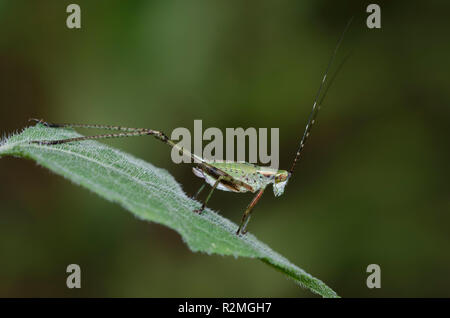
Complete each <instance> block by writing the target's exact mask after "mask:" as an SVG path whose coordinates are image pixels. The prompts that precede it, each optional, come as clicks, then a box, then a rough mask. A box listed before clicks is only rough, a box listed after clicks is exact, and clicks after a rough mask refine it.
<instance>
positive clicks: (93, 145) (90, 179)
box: [0, 124, 338, 297]
mask: <svg viewBox="0 0 450 318" xmlns="http://www.w3.org/2000/svg"><path fill="white" fill-rule="evenodd" d="M79 136H80V135H79V134H78V133H76V132H75V131H73V130H70V129H60V128H47V127H45V126H43V125H41V124H38V125H36V126H34V127H29V128H26V129H24V130H23V131H22V132H21V133H20V134H17V135H13V136H11V137H9V138H7V139H5V140H4V141H3V142H2V143H1V144H0V157H2V156H6V155H10V156H16V157H22V158H29V159H32V160H34V161H36V162H37V163H38V164H39V165H42V166H44V167H46V168H48V169H50V170H51V171H53V172H55V173H56V174H59V175H62V176H64V177H66V178H67V179H69V180H71V181H72V182H74V183H76V184H79V185H81V186H83V187H85V188H87V189H89V190H91V191H93V192H95V193H97V194H98V195H99V196H101V197H103V198H105V199H107V200H110V201H114V202H117V203H119V204H120V205H121V206H123V207H124V208H125V209H127V210H128V211H130V212H131V213H133V214H134V215H136V216H137V217H138V218H140V219H143V220H147V221H152V222H156V223H160V224H163V225H165V226H168V227H169V228H171V229H173V230H175V231H177V232H178V233H179V234H180V235H181V237H182V238H183V240H184V241H185V242H186V244H187V245H188V246H189V248H190V249H191V250H192V251H194V252H204V253H207V254H213V253H215V254H220V255H233V256H236V257H237V256H241V257H251V258H257V259H260V260H262V261H263V262H264V263H266V264H268V265H270V266H272V267H274V268H275V269H277V270H279V271H281V272H282V273H284V274H285V275H286V276H288V277H289V278H291V279H293V280H294V281H295V282H296V283H298V284H299V285H301V286H303V287H305V288H308V289H310V290H311V291H312V292H314V293H316V294H319V295H321V296H323V297H338V296H337V294H336V293H335V292H334V291H333V290H332V289H331V288H329V287H328V286H327V285H325V284H324V283H323V282H322V281H320V280H319V279H317V278H315V277H313V276H311V275H310V274H308V273H306V272H305V271H304V270H302V269H301V268H299V267H297V266H295V265H294V264H292V263H291V262H289V261H288V260H287V259H286V258H284V257H282V256H281V255H279V254H278V253H276V252H274V251H273V250H272V249H270V248H269V247H268V246H267V245H265V244H263V243H261V242H260V241H259V240H257V239H256V237H255V236H253V235H251V234H250V233H247V234H246V235H244V236H237V235H236V234H235V232H236V229H237V225H236V224H234V223H232V222H231V221H229V220H228V219H225V218H223V217H222V216H220V215H219V214H217V213H216V212H214V211H212V210H210V209H206V210H205V211H204V212H203V213H202V214H200V215H199V214H197V213H193V210H194V209H196V208H199V207H200V203H199V202H198V201H195V200H193V199H191V198H189V197H188V196H187V195H186V194H185V193H184V191H183V190H182V188H181V186H180V184H179V183H177V182H176V181H175V179H174V178H173V177H172V176H171V175H170V174H169V173H168V172H167V171H166V170H163V169H161V168H157V167H155V166H153V165H152V164H150V163H148V162H145V161H143V160H140V159H137V158H135V157H133V156H131V155H129V154H127V153H124V152H121V151H119V150H117V149H114V148H112V147H109V146H107V145H105V144H102V143H100V142H96V141H83V142H72V143H67V144H61V145H53V146H48V145H39V144H32V143H30V142H29V141H31V140H51V139H64V138H72V137H79Z"/></svg>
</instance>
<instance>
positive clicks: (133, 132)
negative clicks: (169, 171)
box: [30, 118, 203, 162]
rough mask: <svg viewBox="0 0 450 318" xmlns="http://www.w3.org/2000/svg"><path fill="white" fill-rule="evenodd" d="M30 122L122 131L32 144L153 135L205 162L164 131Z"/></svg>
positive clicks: (51, 125) (192, 157) (194, 159)
mask: <svg viewBox="0 0 450 318" xmlns="http://www.w3.org/2000/svg"><path fill="white" fill-rule="evenodd" d="M30 121H36V122H38V123H40V124H42V125H45V126H47V127H50V128H94V129H106V130H116V131H122V132H121V133H114V134H102V135H94V136H83V137H76V138H68V139H60V140H36V141H31V143H36V144H42V145H58V144H63V143H67V142H73V141H82V140H90V139H105V138H119V137H132V136H144V135H151V136H153V137H155V138H156V139H159V140H160V141H162V142H164V143H166V144H168V145H169V146H171V147H174V148H176V149H178V150H179V151H181V152H182V153H183V154H184V155H186V156H188V157H190V158H191V159H192V160H193V161H194V162H202V161H203V160H202V159H201V158H200V157H198V156H196V155H195V154H193V153H191V152H190V151H189V150H187V149H184V148H182V147H180V146H178V144H176V143H175V142H174V141H172V140H170V139H169V137H167V135H166V134H164V133H163V132H162V131H158V130H153V129H148V128H130V127H122V126H111V125H90V124H55V123H47V122H45V121H43V120H42V119H34V118H32V119H30Z"/></svg>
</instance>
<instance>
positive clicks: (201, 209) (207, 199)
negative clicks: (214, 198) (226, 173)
mask: <svg viewBox="0 0 450 318" xmlns="http://www.w3.org/2000/svg"><path fill="white" fill-rule="evenodd" d="M223 178H224V177H223V176H220V177H219V178H217V180H216V182H215V183H214V185H213V187H212V188H211V190H210V191H209V193H208V196H207V197H206V199H205V201H204V202H203V204H202V207H201V208H200V209H196V210H194V212H195V213H202V211H203V210H204V209H205V207H206V204H207V203H208V201H209V198H211V195H212V193H213V192H214V190H215V189H216V188H217V186H218V185H219V183H220V181H222V179H223Z"/></svg>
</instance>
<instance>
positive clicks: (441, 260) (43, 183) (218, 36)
mask: <svg viewBox="0 0 450 318" xmlns="http://www.w3.org/2000/svg"><path fill="white" fill-rule="evenodd" d="M72 2H75V3H78V4H79V5H80V6H81V10H82V28H81V30H69V29H67V28H66V25H65V20H66V17H67V13H66V10H65V9H66V6H67V5H68V4H70V3H72ZM369 3H370V2H360V1H353V2H340V3H338V2H337V1H237V0H234V1H207V0H204V1H203V0H202V1H181V0H179V1H24V0H20V1H17V0H16V1H0V129H1V132H2V133H4V134H8V133H12V132H14V131H17V130H20V129H21V128H22V127H24V126H25V125H27V122H26V120H27V119H28V118H29V117H38V118H45V119H46V120H49V121H54V122H81V123H105V124H120V125H124V126H127V125H128V126H131V127H148V128H153V129H160V130H163V131H166V132H168V133H170V132H171V131H172V130H173V129H174V128H176V127H187V128H189V129H192V128H193V121H194V119H202V120H203V127H204V128H207V127H219V128H221V129H224V128H226V127H244V128H247V127H268V128H270V127H279V128H280V160H281V167H282V168H288V167H289V165H290V164H291V161H292V158H293V155H294V153H295V150H296V147H297V144H298V142H299V138H300V136H301V133H302V132H303V129H304V125H305V123H306V118H307V115H308V114H309V111H310V109H311V106H312V101H313V98H314V94H315V92H316V90H317V88H318V85H319V83H320V80H321V78H322V72H323V71H324V68H325V66H326V63H327V62H328V59H329V57H330V55H331V52H332V50H333V48H334V45H335V43H336V41H337V39H338V37H339V35H340V34H341V32H342V30H343V28H344V26H345V24H346V22H347V20H348V19H349V17H350V16H351V15H355V20H354V23H353V25H352V27H351V29H350V31H349V33H348V34H347V36H346V38H345V40H344V43H343V46H342V48H341V50H340V52H339V56H338V58H337V60H338V61H342V59H343V58H344V56H345V55H346V54H347V53H349V52H352V54H351V56H350V58H349V59H348V61H347V63H346V64H345V66H344V67H343V68H342V70H341V73H340V74H339V76H337V78H336V80H335V82H334V84H333V86H332V88H331V89H330V90H329V93H328V96H327V98H326V100H325V103H324V107H323V111H322V112H321V113H320V114H319V118H318V122H317V125H316V126H315V127H314V130H313V132H312V135H311V138H310V140H309V142H308V144H307V146H306V148H305V152H304V155H303V158H302V160H301V162H300V163H299V165H298V169H297V171H296V174H295V175H294V177H293V178H292V179H291V180H290V183H289V185H288V187H287V189H286V192H285V195H284V196H282V197H280V198H274V197H273V195H272V194H271V191H270V192H269V191H268V192H267V193H266V195H265V196H264V197H263V198H262V200H261V202H260V203H259V204H258V206H257V208H256V210H255V213H254V217H253V219H252V222H251V224H250V230H251V231H252V232H253V233H254V234H255V235H256V236H257V237H258V238H260V239H261V240H262V241H263V242H266V243H267V244H269V245H270V246H271V247H272V248H274V249H275V250H276V251H278V252H280V253H281V254H283V255H284V256H286V257H287V258H288V259H290V260H291V261H292V262H294V263H295V264H297V265H298V266H300V267H302V268H303V269H305V270H306V271H308V272H309V273H311V274H313V275H314V276H317V277H319V278H320V279H322V280H323V281H324V282H326V283H327V284H328V285H330V287H332V288H333V289H335V290H336V291H337V293H338V294H340V295H341V296H344V297H350V296H353V297H359V296H362V297H380V296H387V297H393V296H405V297H418V296H425V297H430V296H440V297H449V296H450V287H449V286H450V255H449V243H450V230H449V229H450V200H449V185H448V184H449V182H448V181H449V180H448V177H449V169H448V163H449V158H450V153H449V133H448V131H449V128H448V125H449V123H450V109H449V102H450V97H449V93H448V90H449V85H450V77H449V70H450V68H449V56H450V41H449V40H448V36H449V31H450V28H449V25H450V23H449V19H448V12H449V7H448V6H445V7H444V5H443V4H444V1H427V2H426V1H421V2H419V1H414V2H412V1H395V3H394V2H393V1H389V2H378V3H379V4H380V5H381V8H382V28H381V30H369V29H368V28H367V27H366V26H365V18H366V16H367V14H366V13H365V8H366V6H367V4H369ZM335 69H336V65H335V67H334V70H335ZM82 132H84V133H90V132H87V131H82ZM105 142H107V143H108V144H111V145H114V146H115V147H118V148H120V149H123V150H125V151H127V152H130V153H132V154H134V155H136V156H138V157H140V158H144V159H145V160H148V161H150V162H152V163H153V164H155V165H157V166H161V167H164V168H166V169H167V170H169V171H170V172H171V173H172V174H173V175H174V176H175V178H176V179H177V180H178V181H179V182H180V183H181V184H182V185H183V188H184V189H185V191H186V192H187V193H193V192H194V191H195V190H196V189H197V188H198V187H199V186H200V184H201V181H200V180H199V179H198V178H196V177H195V176H193V175H192V173H191V169H190V166H188V165H175V164H173V163H172V161H171V159H170V150H169V149H168V148H167V146H165V145H163V144H160V143H158V142H157V141H155V140H154V139H148V138H145V137H142V138H135V139H127V140H114V141H105ZM0 178H1V182H0V296H63V297H72V296H113V297H115V296H127V297H128V296H141V297H147V296H155V297H164V296H167V297H171V296H179V297H185V296H186V297H190V296H205V297H216V296H226V297H234V296H263V297H271V296H277V297H300V296H308V297H309V296H312V294H311V293H310V292H309V291H306V290H303V289H301V288H299V287H298V286H297V285H295V284H294V283H293V282H292V281H289V280H287V279H285V278H284V277H283V276H282V275H281V274H280V273H278V272H276V271H274V270H273V269H272V268H270V267H268V266H266V265H264V264H263V263H261V262H259V261H255V260H250V259H234V258H233V257H220V256H206V255H202V254H194V253H191V252H190V251H189V250H188V248H187V247H186V246H185V245H184V244H183V242H182V241H181V239H180V237H179V235H178V234H177V233H175V232H173V231H171V230H169V229H167V228H164V227H162V226H160V225H157V224H149V223H146V222H142V221H139V220H137V219H136V218H135V217H133V216H132V215H131V214H130V213H128V212H127V211H125V210H123V209H122V208H120V207H119V206H117V205H115V204H113V203H110V202H106V201H104V200H102V199H100V198H99V197H97V196H96V195H94V194H92V193H90V192H89V191H86V190H85V189H82V188H79V187H77V186H75V185H73V184H70V183H69V182H68V181H66V180H64V179H63V178H61V177H59V176H56V175H52V174H51V173H49V172H48V171H47V170H45V169H42V168H40V167H37V166H36V165H35V164H34V163H33V162H31V161H26V160H19V159H13V158H3V159H1V160H0ZM251 197H252V196H251V195H250V194H248V195H247V194H244V195H237V194H232V193H225V192H217V193H216V194H215V195H214V197H213V199H212V200H211V203H210V207H211V208H213V209H216V210H218V211H220V213H221V214H222V215H224V216H225V217H227V218H230V219H231V220H233V221H235V222H238V221H239V219H240V217H241V213H242V210H243V209H244V208H245V206H246V205H247V204H248V202H249V201H250V200H251ZM71 263H76V264H79V265H80V266H81V269H82V288H81V289H80V290H69V289H67V288H66V286H65V279H66V273H65V269H66V266H67V265H68V264H71ZM372 263H375V264H379V265H380V266H381V270H382V283H381V284H382V288H381V289H379V290H370V289H368V288H367V287H366V283H365V280H366V277H367V275H368V274H367V273H366V267H367V265H368V264H372Z"/></svg>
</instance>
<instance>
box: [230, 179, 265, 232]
mask: <svg viewBox="0 0 450 318" xmlns="http://www.w3.org/2000/svg"><path fill="white" fill-rule="evenodd" d="M263 192H264V188H262V189H261V190H259V192H258V193H257V194H256V195H255V197H254V198H253V200H252V202H250V204H249V205H248V207H247V209H246V210H245V212H244V214H243V215H242V221H241V225H239V228H238V230H237V231H236V234H237V235H239V233H242V234H245V233H247V224H248V222H249V221H250V216H251V213H252V210H253V208H254V206H255V205H256V203H258V201H259V199H260V198H261V196H262V194H263Z"/></svg>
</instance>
